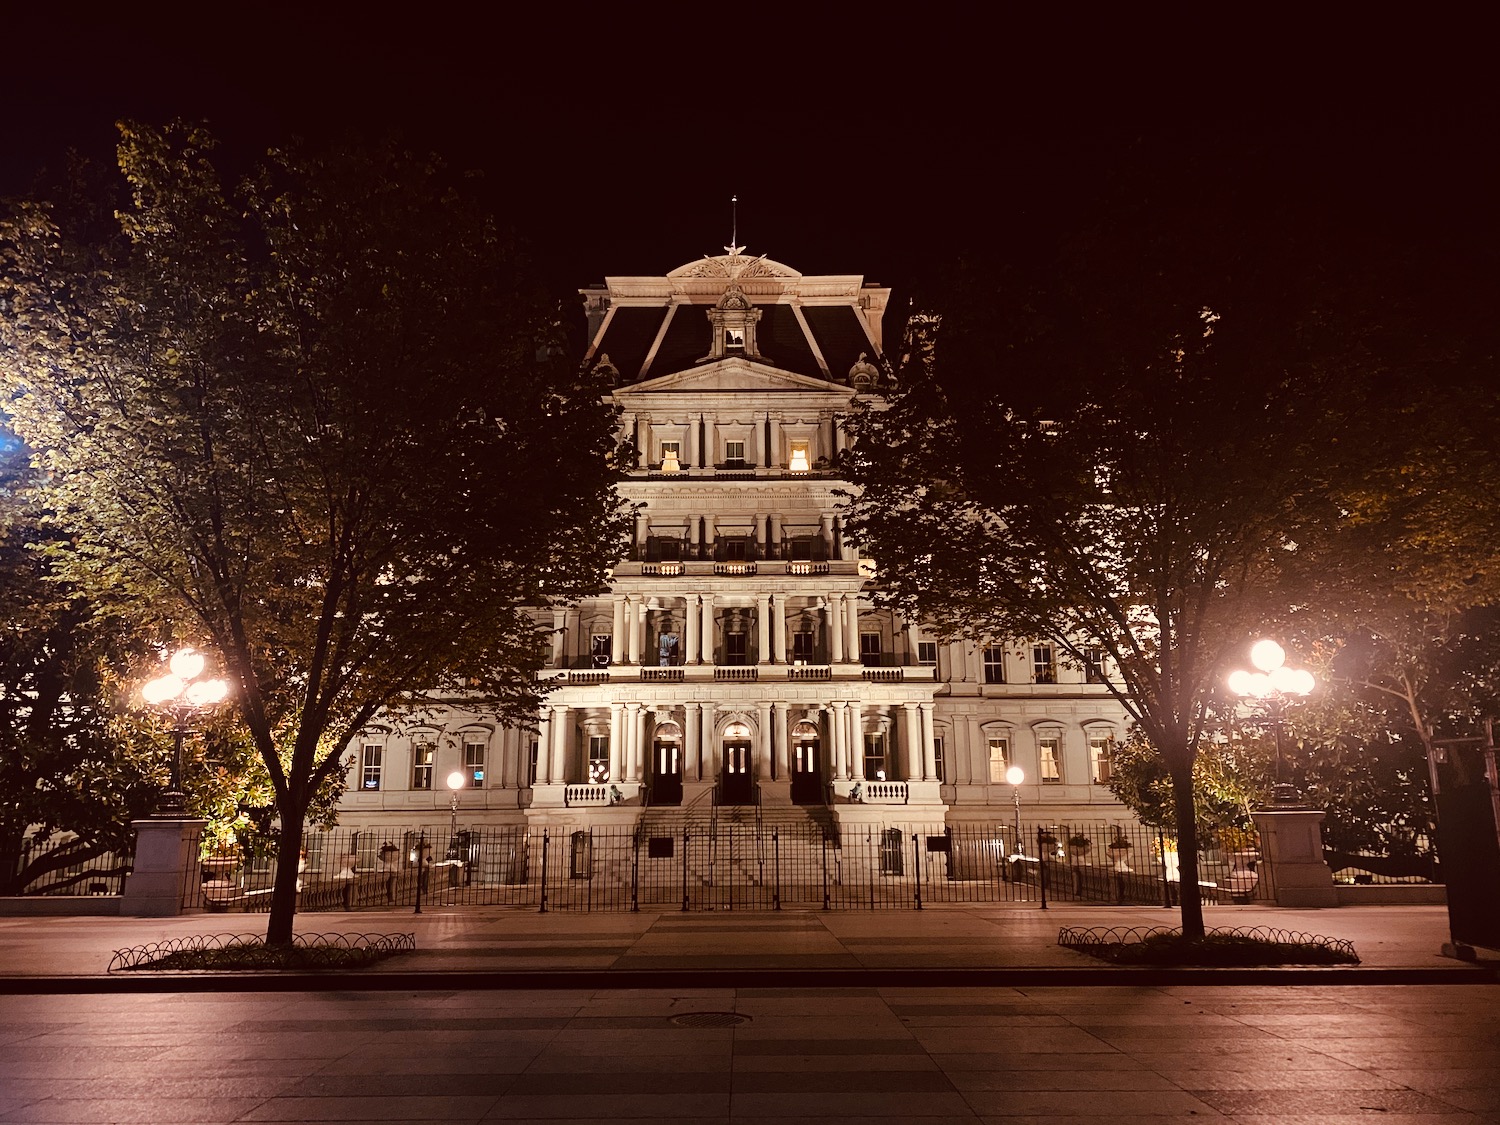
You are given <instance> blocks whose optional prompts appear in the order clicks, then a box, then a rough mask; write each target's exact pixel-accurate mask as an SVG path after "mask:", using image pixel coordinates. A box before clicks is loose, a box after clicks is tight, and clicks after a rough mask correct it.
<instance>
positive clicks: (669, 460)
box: [661, 441, 682, 473]
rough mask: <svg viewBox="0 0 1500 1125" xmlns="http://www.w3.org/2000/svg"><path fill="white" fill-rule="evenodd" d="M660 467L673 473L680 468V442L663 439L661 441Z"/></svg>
mask: <svg viewBox="0 0 1500 1125" xmlns="http://www.w3.org/2000/svg"><path fill="white" fill-rule="evenodd" d="M661 467H662V468H663V469H664V470H665V471H667V472H669V473H675V472H676V471H677V470H678V469H680V468H682V443H681V442H676V441H664V442H662V443H661Z"/></svg>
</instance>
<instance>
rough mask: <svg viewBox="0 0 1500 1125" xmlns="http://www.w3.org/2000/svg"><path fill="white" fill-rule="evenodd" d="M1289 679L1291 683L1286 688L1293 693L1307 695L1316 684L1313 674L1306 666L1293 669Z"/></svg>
mask: <svg viewBox="0 0 1500 1125" xmlns="http://www.w3.org/2000/svg"><path fill="white" fill-rule="evenodd" d="M1290 680H1291V683H1290V686H1289V687H1288V688H1287V690H1288V691H1289V692H1291V693H1292V694H1293V695H1307V694H1309V693H1310V692H1311V691H1312V689H1313V688H1314V687H1316V686H1317V681H1316V680H1314V679H1313V674H1312V673H1311V672H1309V671H1308V670H1307V669H1306V668H1298V669H1295V670H1294V671H1293V672H1292V674H1291V677H1290Z"/></svg>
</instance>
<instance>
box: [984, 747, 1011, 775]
mask: <svg viewBox="0 0 1500 1125" xmlns="http://www.w3.org/2000/svg"><path fill="white" fill-rule="evenodd" d="M989 745H990V780H991V781H992V782H996V783H999V782H1002V781H1004V780H1005V770H1006V768H1007V767H1008V766H1009V765H1010V739H1008V738H991V739H990V740H989Z"/></svg>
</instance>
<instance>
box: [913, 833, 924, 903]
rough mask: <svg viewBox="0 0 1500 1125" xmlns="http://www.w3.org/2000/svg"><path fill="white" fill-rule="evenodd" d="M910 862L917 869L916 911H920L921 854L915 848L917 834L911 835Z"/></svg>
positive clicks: (916, 847)
mask: <svg viewBox="0 0 1500 1125" xmlns="http://www.w3.org/2000/svg"><path fill="white" fill-rule="evenodd" d="M911 862H912V866H913V867H915V868H916V869H917V909H918V910H921V909H922V852H921V850H920V849H919V848H918V846H917V833H915V832H913V833H912V834H911Z"/></svg>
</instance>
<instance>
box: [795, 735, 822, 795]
mask: <svg viewBox="0 0 1500 1125" xmlns="http://www.w3.org/2000/svg"><path fill="white" fill-rule="evenodd" d="M821 757H822V755H821V753H820V751H819V743H818V740H817V739H815V738H814V739H809V740H807V741H804V742H798V743H797V744H796V745H794V746H793V747H792V804H794V805H821V804H822V803H823V770H822V763H821V761H820V759H821Z"/></svg>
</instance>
